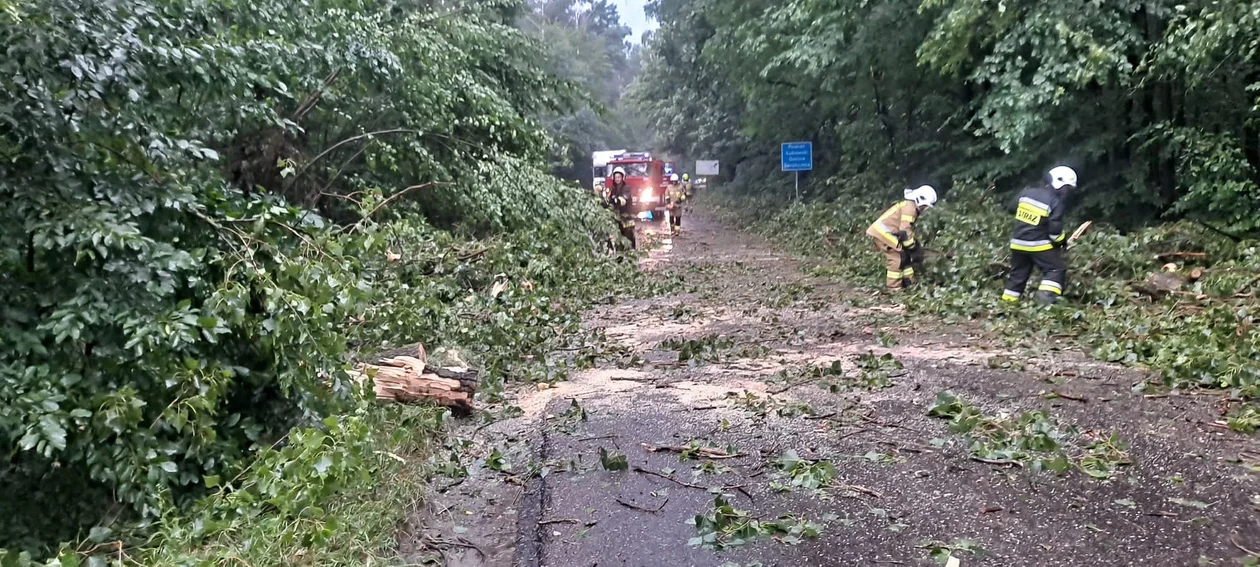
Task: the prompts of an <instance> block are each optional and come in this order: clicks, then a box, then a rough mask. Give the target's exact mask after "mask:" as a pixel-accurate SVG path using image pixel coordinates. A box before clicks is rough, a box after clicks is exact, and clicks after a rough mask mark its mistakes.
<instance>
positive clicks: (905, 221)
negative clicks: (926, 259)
mask: <svg viewBox="0 0 1260 567" xmlns="http://www.w3.org/2000/svg"><path fill="white" fill-rule="evenodd" d="M903 196H904V199H902V200H901V201H900V202H898V203H897V204H895V205H893V206H891V207H889V208H888V210H886V211H884V214H882V215H880V216H879V219H877V220H876V221H875V222H874V223H872V224H871V226H870V228H867V229H866V234H867V235H868V236H870V237H871V238H874V239H875V250H876V251H877V252H879V253H880V254H881V255H883V256H884V267H885V268H886V279H885V282H886V284H887V286H888V289H890V290H901V289H905V288H907V287H910V286H912V285H914V283H915V271H914V267H915V266H916V265H920V264H922V263H923V246H922V245H921V244H920V243H919V241H918V240H916V239H915V237H914V223H915V222H917V221H918V220H919V215H921V214H923V211H925V210H927V209H929V208H931V207H933V206H936V189H933V188H932V187H931V186H930V185H924V186H922V187H919V188H918V189H913V190H911V189H906V190H905V194H904V195H903Z"/></svg>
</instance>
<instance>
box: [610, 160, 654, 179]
mask: <svg viewBox="0 0 1260 567" xmlns="http://www.w3.org/2000/svg"><path fill="white" fill-rule="evenodd" d="M617 165H619V166H621V167H622V169H625V170H626V177H647V176H648V164H647V162H640V163H619V164H617Z"/></svg>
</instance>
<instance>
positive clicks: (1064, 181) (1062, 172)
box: [1050, 165, 1076, 189]
mask: <svg viewBox="0 0 1260 567" xmlns="http://www.w3.org/2000/svg"><path fill="white" fill-rule="evenodd" d="M1050 186H1051V187H1054V188H1055V189H1062V188H1064V187H1072V188H1075V187H1076V171H1075V170H1073V169H1072V168H1070V167H1068V166H1066V165H1060V166H1059V167H1056V168H1054V169H1051V170H1050Z"/></svg>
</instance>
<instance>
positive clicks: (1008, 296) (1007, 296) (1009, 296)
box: [1002, 289, 1022, 301]
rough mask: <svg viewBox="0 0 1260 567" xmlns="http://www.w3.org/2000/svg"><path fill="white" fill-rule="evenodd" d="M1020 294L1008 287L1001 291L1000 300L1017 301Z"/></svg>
mask: <svg viewBox="0 0 1260 567" xmlns="http://www.w3.org/2000/svg"><path fill="white" fill-rule="evenodd" d="M1020 295H1022V294H1021V293H1019V292H1018V291H1011V290H1009V289H1008V290H1005V291H1003V292H1002V300H1003V301H1019V296H1020Z"/></svg>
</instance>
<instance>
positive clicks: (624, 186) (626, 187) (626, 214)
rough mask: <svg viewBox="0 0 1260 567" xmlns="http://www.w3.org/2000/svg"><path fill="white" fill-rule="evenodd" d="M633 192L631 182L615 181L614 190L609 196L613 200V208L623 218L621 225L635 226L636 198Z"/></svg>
mask: <svg viewBox="0 0 1260 567" xmlns="http://www.w3.org/2000/svg"><path fill="white" fill-rule="evenodd" d="M633 196H634V194H633V192H632V191H631V190H630V184H629V183H626V182H624V181H623V182H622V183H621V184H620V185H618V184H616V183H613V184H612V190H611V191H610V193H609V195H608V197H609V200H611V201H612V204H613V208H614V209H615V210H616V211H617V215H618V216H619V217H620V218H621V225H622V226H623V227H624V226H634V220H635V219H634V209H633V206H632V205H633V204H634V199H633Z"/></svg>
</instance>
